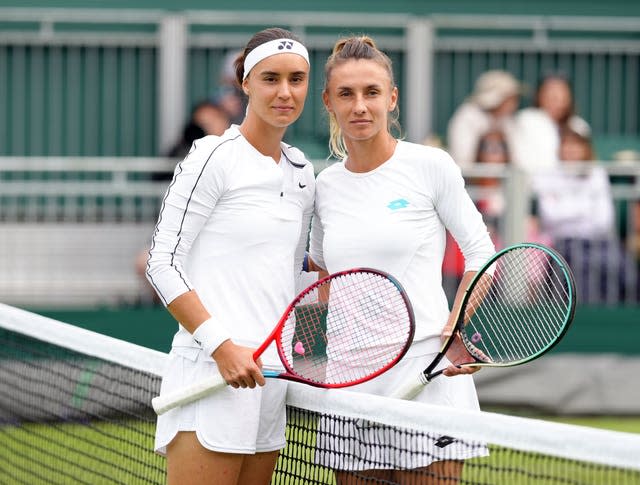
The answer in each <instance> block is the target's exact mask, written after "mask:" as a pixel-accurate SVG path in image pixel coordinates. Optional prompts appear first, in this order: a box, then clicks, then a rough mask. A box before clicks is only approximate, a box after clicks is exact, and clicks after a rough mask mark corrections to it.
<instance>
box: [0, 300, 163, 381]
mask: <svg viewBox="0 0 640 485" xmlns="http://www.w3.org/2000/svg"><path fill="white" fill-rule="evenodd" d="M0 326H1V327H2V328H6V329H8V330H11V331H13V332H16V333H20V334H23V335H27V336H29V337H32V338H35V339H37V340H41V341H43V342H48V343H51V344H55V345H58V346H60V347H64V348H67V349H71V350H74V351H76V352H79V353H82V354H85V355H89V356H91V357H97V358H99V359H102V360H106V361H108V362H113V363H114V364H120V365H124V366H126V367H130V368H132V369H136V370H139V371H142V372H147V373H149V374H153V375H157V376H162V374H163V371H164V367H165V364H166V362H167V354H165V353H164V352H160V351H157V350H153V349H149V348H146V347H142V346H139V345H136V344H133V343H130V342H126V341H124V340H119V339H116V338H113V337H109V336H108V335H103V334H101V333H97V332H92V331H91V330H86V329H84V328H80V327H77V326H75V325H70V324H68V323H63V322H60V321H57V320H54V319H52V318H48V317H45V316H42V315H38V314H35V313H31V312H28V311H26V310H21V309H19V308H16V307H12V306H9V305H6V304H3V303H0Z"/></svg>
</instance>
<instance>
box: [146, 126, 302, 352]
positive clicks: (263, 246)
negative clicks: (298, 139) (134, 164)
mask: <svg viewBox="0 0 640 485" xmlns="http://www.w3.org/2000/svg"><path fill="white" fill-rule="evenodd" d="M281 147H282V156H281V159H280V161H279V163H275V161H274V160H273V158H271V157H267V156H264V155H262V154H261V153H259V152H258V151H257V150H256V149H255V148H254V147H253V146H252V145H251V144H250V143H249V142H248V141H247V140H246V139H245V138H244V137H243V136H242V135H241V133H240V131H239V130H238V127H237V126H235V125H234V126H232V127H231V128H230V129H228V130H227V131H226V132H225V133H224V134H223V135H222V136H220V137H217V136H207V137H205V138H202V139H200V140H197V141H196V142H195V143H194V146H193V148H192V150H191V152H190V153H189V155H187V157H186V158H185V159H184V160H183V161H182V162H181V163H179V164H178V165H177V167H176V170H175V173H174V178H173V181H172V182H171V184H170V186H169V188H168V189H167V192H166V195H165V197H164V200H163V203H162V208H161V211H160V215H159V218H158V223H157V225H156V229H155V232H154V235H153V241H152V247H151V250H150V256H149V262H148V270H147V277H148V279H149V281H150V282H151V284H152V285H153V286H154V287H155V289H156V291H157V293H158V295H159V296H160V298H161V299H162V301H163V302H164V304H165V305H167V304H169V303H171V301H173V300H174V299H175V298H177V297H178V296H180V295H182V294H183V293H186V292H188V291H190V290H194V289H195V290H196V292H197V293H198V296H199V297H200V299H201V300H202V303H203V304H204V306H205V308H207V310H208V311H209V312H210V313H211V314H212V315H214V316H216V318H217V319H218V320H219V321H221V322H224V324H225V327H226V328H227V329H228V330H230V331H231V338H232V340H233V341H234V342H235V343H236V344H239V345H246V346H257V345H259V344H260V343H262V341H263V340H264V339H265V338H266V337H267V335H268V334H269V332H270V331H271V330H272V328H273V327H274V326H275V324H276V323H277V322H278V320H279V319H280V316H281V314H282V312H283V311H284V310H285V308H286V306H287V305H288V304H289V303H290V301H291V300H292V299H293V297H294V296H295V294H294V291H295V278H296V277H297V275H299V273H300V271H301V268H302V259H303V257H304V251H305V249H306V243H307V240H308V230H309V224H310V219H311V214H312V212H313V200H314V193H315V178H314V172H313V167H312V165H311V163H309V162H308V161H307V160H306V159H305V158H304V155H303V154H302V152H300V151H299V150H297V149H295V148H293V147H290V146H287V145H286V144H284V143H283V144H282V145H281ZM173 346H180V347H198V345H197V344H196V343H195V342H194V340H193V338H192V336H191V334H190V333H189V332H188V331H187V330H186V329H185V328H184V327H183V326H182V325H179V328H178V332H177V333H176V335H175V337H174V339H173ZM274 359H275V360H274ZM263 361H264V362H265V364H267V363H277V362H278V361H277V357H276V356H275V353H271V354H269V356H267V355H263Z"/></svg>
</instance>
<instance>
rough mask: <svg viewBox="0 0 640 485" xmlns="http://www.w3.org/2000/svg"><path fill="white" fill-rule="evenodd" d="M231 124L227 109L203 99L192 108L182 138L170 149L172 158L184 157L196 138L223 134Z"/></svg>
mask: <svg viewBox="0 0 640 485" xmlns="http://www.w3.org/2000/svg"><path fill="white" fill-rule="evenodd" d="M229 126H231V119H230V117H229V115H228V114H227V112H226V110H225V109H224V108H223V107H222V106H220V105H218V104H215V103H212V102H211V101H201V102H200V103H198V104H196V105H195V106H194V108H193V109H192V110H191V116H190V118H189V121H188V122H187V124H186V125H185V126H184V128H183V129H182V136H181V138H180V140H179V141H178V142H177V143H176V144H175V145H174V146H173V147H172V148H171V150H169V153H168V155H169V156H170V157H171V158H179V159H183V158H184V157H185V156H186V155H187V153H189V150H191V145H193V142H194V141H195V140H198V139H199V138H202V137H204V136H206V135H217V136H220V135H222V134H223V133H224V132H225V130H226V129H227V128H229Z"/></svg>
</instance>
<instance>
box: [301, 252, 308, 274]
mask: <svg viewBox="0 0 640 485" xmlns="http://www.w3.org/2000/svg"><path fill="white" fill-rule="evenodd" d="M302 271H305V272H308V271H309V253H304V259H303V260H302Z"/></svg>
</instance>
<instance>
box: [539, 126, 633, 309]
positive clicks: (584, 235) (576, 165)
mask: <svg viewBox="0 0 640 485" xmlns="http://www.w3.org/2000/svg"><path fill="white" fill-rule="evenodd" d="M559 143H560V146H559V158H560V160H561V165H560V166H559V167H558V168H556V169H550V170H549V171H545V172H544V173H540V174H537V175H534V176H533V187H534V193H535V195H536V197H537V204H538V206H537V207H538V211H537V212H538V215H539V218H540V222H541V225H542V227H543V229H544V230H545V231H547V232H548V233H549V235H550V236H551V237H552V240H553V245H554V247H556V249H558V251H559V252H560V253H561V254H562V255H563V256H564V257H565V259H566V260H567V263H568V264H569V266H570V267H571V268H572V269H573V271H574V274H575V276H576V280H577V285H578V294H579V295H580V296H581V297H582V299H583V301H592V302H595V301H601V300H603V299H604V298H605V297H606V294H607V293H606V292H607V283H608V282H612V281H615V285H613V287H610V288H609V291H613V289H615V288H616V287H619V286H620V285H621V284H622V281H623V278H622V277H621V276H620V274H621V271H622V270H623V269H624V268H623V267H622V252H621V251H620V243H619V240H618V238H617V237H616V234H615V218H614V205H613V198H612V195H611V184H610V182H609V177H608V174H607V172H606V170H605V169H604V168H603V167H601V166H598V165H596V164H595V163H593V158H594V156H593V148H592V144H591V141H590V139H589V138H587V137H585V136H584V135H583V134H581V133H577V132H575V131H573V130H571V129H570V128H569V127H568V126H565V128H564V129H563V130H562V132H561V134H560V136H559ZM616 298H617V296H616Z"/></svg>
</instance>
